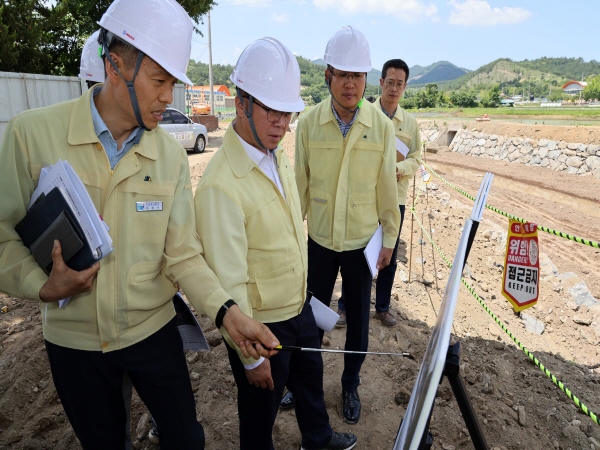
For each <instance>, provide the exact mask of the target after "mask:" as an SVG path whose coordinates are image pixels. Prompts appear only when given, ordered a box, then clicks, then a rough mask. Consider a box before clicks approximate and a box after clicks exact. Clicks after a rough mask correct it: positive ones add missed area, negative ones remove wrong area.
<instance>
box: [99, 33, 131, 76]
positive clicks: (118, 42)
mask: <svg viewBox="0 0 600 450" xmlns="http://www.w3.org/2000/svg"><path fill="white" fill-rule="evenodd" d="M103 32H106V33H108V31H103ZM111 36H112V37H111ZM108 39H109V43H108V52H114V53H116V54H117V55H119V56H120V57H121V59H122V60H123V64H125V67H126V68H127V69H128V70H130V69H133V68H135V65H136V63H137V58H138V53H139V50H138V49H137V48H135V47H134V46H133V45H131V44H129V43H128V42H125V41H123V40H122V39H120V38H118V37H117V36H115V35H113V34H112V33H111V34H110V35H109V38H108ZM98 43H99V44H100V45H101V46H103V47H104V42H103V41H102V32H101V33H100V36H98ZM105 59H106V52H103V54H102V61H104V60H105ZM104 72H105V74H104V75H106V69H105V70H104Z"/></svg>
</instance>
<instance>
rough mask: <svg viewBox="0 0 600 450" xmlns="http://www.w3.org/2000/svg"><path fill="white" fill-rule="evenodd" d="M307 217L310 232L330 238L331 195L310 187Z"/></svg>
mask: <svg viewBox="0 0 600 450" xmlns="http://www.w3.org/2000/svg"><path fill="white" fill-rule="evenodd" d="M309 193H310V200H309V204H308V212H307V217H308V220H309V222H310V225H311V226H310V228H311V232H313V233H315V234H316V235H317V236H319V237H323V238H327V239H331V237H332V216H333V205H332V199H331V195H329V193H327V192H325V191H321V190H319V189H315V188H310V190H309Z"/></svg>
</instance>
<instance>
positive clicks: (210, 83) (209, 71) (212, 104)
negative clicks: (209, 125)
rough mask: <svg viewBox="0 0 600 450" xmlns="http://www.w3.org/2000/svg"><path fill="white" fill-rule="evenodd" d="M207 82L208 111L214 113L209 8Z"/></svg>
mask: <svg viewBox="0 0 600 450" xmlns="http://www.w3.org/2000/svg"><path fill="white" fill-rule="evenodd" d="M208 83H209V85H210V92H209V94H208V95H209V98H210V113H211V114H212V115H214V114H215V96H214V93H213V90H214V88H213V70H212V44H211V36H210V10H208Z"/></svg>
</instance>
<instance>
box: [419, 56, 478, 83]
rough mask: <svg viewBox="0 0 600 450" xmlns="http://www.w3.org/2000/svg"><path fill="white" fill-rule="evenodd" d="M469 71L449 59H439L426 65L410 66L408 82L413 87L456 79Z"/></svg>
mask: <svg viewBox="0 0 600 450" xmlns="http://www.w3.org/2000/svg"><path fill="white" fill-rule="evenodd" d="M469 72H470V70H468V69H463V68H462V67H457V66H455V65H454V64H452V63H451V62H449V61H438V62H436V63H433V64H431V65H429V66H426V67H423V66H419V65H415V66H413V67H411V68H410V74H409V75H410V76H409V78H408V83H410V85H411V87H412V86H414V85H417V84H428V83H439V82H441V81H450V80H455V79H456V78H459V77H461V76H463V75H464V74H466V73H469Z"/></svg>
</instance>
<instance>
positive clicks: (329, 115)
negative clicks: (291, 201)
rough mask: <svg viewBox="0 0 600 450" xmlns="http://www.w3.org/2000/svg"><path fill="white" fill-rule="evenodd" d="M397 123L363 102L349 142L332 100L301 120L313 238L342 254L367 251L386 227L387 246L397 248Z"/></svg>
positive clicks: (306, 208)
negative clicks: (372, 241)
mask: <svg viewBox="0 0 600 450" xmlns="http://www.w3.org/2000/svg"><path fill="white" fill-rule="evenodd" d="M395 164H396V146H395V138H394V129H393V127H392V122H391V121H390V120H389V119H388V118H387V117H386V116H385V115H384V114H383V113H382V112H381V111H378V110H377V109H376V108H375V107H374V106H373V105H372V104H371V103H369V102H367V101H365V102H363V104H362V106H361V108H360V111H359V112H358V115H357V117H356V120H355V122H354V124H353V125H352V128H351V129H350V131H349V132H348V134H347V135H346V137H345V138H344V137H343V136H342V133H341V131H340V128H339V126H338V123H337V121H336V119H335V117H334V115H333V112H332V111H331V97H328V98H327V99H326V100H324V101H322V102H321V103H319V104H318V105H316V106H315V107H313V108H311V109H310V110H309V111H308V112H307V113H306V114H303V115H301V116H300V120H299V123H298V128H297V130H296V158H295V166H294V169H295V172H296V183H297V184H298V191H299V193H300V203H301V204H302V217H306V218H307V221H308V234H309V236H310V237H311V238H312V239H313V240H314V241H315V242H317V243H318V244H319V245H322V246H323V247H326V248H328V249H330V250H334V251H337V252H341V251H346V250H356V249H359V248H362V247H365V246H366V245H367V243H368V242H369V239H371V237H372V236H373V233H374V232H375V230H377V227H378V224H379V223H381V224H382V226H383V235H384V236H383V246H384V247H387V248H394V245H395V244H396V239H397V238H398V229H399V226H400V212H399V210H398V196H397V189H396V165H395Z"/></svg>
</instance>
